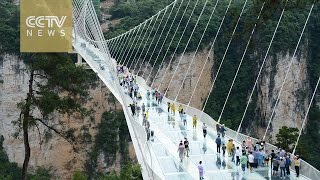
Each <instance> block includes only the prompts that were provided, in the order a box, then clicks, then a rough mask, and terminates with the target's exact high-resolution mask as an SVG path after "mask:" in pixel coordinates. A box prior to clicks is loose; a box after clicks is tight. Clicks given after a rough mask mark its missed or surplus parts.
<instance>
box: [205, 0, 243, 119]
mask: <svg viewBox="0 0 320 180" xmlns="http://www.w3.org/2000/svg"><path fill="white" fill-rule="evenodd" d="M247 1H248V0H246V1H245V2H244V4H243V7H242V10H241V13H240V15H239V17H238V20H237V23H236V25H235V27H234V29H233V32H232V35H231V38H230V40H229V43H228V46H227V48H226V51H225V52H224V55H223V58H222V60H221V63H220V65H219V68H218V71H217V74H216V76H215V78H214V81H213V83H212V85H211V88H210V92H209V94H208V96H207V98H206V101H205V103H204V105H203V108H202V111H201V114H200V117H199V119H201V118H202V115H203V112H204V109H205V108H206V105H207V103H208V100H209V97H210V94H211V92H212V90H213V87H214V84H215V82H216V80H217V77H218V75H219V72H220V69H221V67H222V64H223V62H224V59H225V57H226V54H227V52H228V50H229V47H230V44H231V41H232V39H233V36H234V34H235V32H236V30H237V27H238V24H239V22H240V19H241V16H242V14H243V12H244V8H245V7H246V5H247ZM209 53H210V52H209ZM218 123H219V122H218Z"/></svg>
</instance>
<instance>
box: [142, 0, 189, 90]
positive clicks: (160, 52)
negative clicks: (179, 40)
mask: <svg viewBox="0 0 320 180" xmlns="http://www.w3.org/2000/svg"><path fill="white" fill-rule="evenodd" d="M183 1H184V0H182V1H181V4H180V5H179V8H178V10H177V12H176V14H175V16H174V18H173V20H172V23H171V25H170V28H169V30H168V31H167V34H166V37H165V39H164V41H163V43H162V45H161V48H160V50H159V51H158V54H157V57H156V59H155V61H154V63H153V65H152V68H151V70H150V73H149V75H148V76H147V78H146V79H145V80H146V82H148V80H149V77H150V75H151V74H152V71H153V68H154V66H155V65H156V63H157V61H158V58H159V56H160V53H161V51H162V49H163V47H164V44H165V43H166V41H167V38H168V35H169V33H170V31H171V29H172V26H173V24H174V22H175V20H176V18H177V15H178V13H179V10H180V8H181V6H182V4H183ZM189 4H190V0H189V1H188V4H187V6H186V8H185V9H184V11H183V14H182V16H181V19H180V21H179V24H178V25H177V28H176V30H175V32H174V34H173V36H172V39H171V42H172V41H173V38H174V37H175V35H176V33H177V31H178V28H179V26H180V23H181V20H182V18H183V17H184V14H185V13H186V10H187V9H188V7H189ZM159 40H160V39H159ZM170 45H171V43H170ZM170 45H169V46H168V49H169V48H170ZM168 49H167V51H168ZM165 56H166V54H165V55H164V57H165ZM150 58H152V56H151V57H150ZM161 65H162V63H161V64H160V66H159V69H160V68H161ZM151 87H152V85H151Z"/></svg>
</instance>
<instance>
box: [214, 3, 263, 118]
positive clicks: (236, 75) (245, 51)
mask: <svg viewBox="0 0 320 180" xmlns="http://www.w3.org/2000/svg"><path fill="white" fill-rule="evenodd" d="M264 4H265V2H263V4H262V7H261V9H260V12H259V15H258V17H257V21H256V23H255V24H254V27H253V29H252V31H251V34H250V37H249V39H248V42H247V45H246V48H245V50H244V52H243V54H242V57H241V60H240V63H239V66H238V69H237V71H236V74H235V76H234V78H233V80H232V83H231V87H230V89H229V92H228V95H227V98H226V99H225V101H224V104H223V107H222V110H221V113H220V115H219V118H218V122H220V120H221V117H222V114H223V112H224V109H225V107H226V104H227V102H228V99H229V96H230V93H231V91H232V88H233V86H234V83H235V81H236V79H237V77H238V73H239V71H240V68H241V65H242V62H243V60H244V57H245V55H246V53H247V50H248V47H249V45H250V42H251V39H252V35H253V34H254V32H255V30H256V27H257V24H258V22H259V20H260V16H261V13H262V10H263V8H264Z"/></svg>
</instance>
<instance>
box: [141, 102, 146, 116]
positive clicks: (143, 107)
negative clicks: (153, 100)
mask: <svg viewBox="0 0 320 180" xmlns="http://www.w3.org/2000/svg"><path fill="white" fill-rule="evenodd" d="M141 110H142V114H144V112H146V105H144V103H142V106H141Z"/></svg>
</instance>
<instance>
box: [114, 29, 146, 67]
mask: <svg viewBox="0 0 320 180" xmlns="http://www.w3.org/2000/svg"><path fill="white" fill-rule="evenodd" d="M139 27H140V26H139ZM138 31H139V28H136V29H134V30H132V33H129V35H128V38H127V39H128V40H127V41H125V43H121V44H122V46H121V48H120V49H119V52H118V53H117V55H116V57H115V58H116V59H119V64H122V65H124V60H123V59H121V58H120V57H122V55H123V52H124V51H126V50H127V49H126V48H128V46H129V44H130V43H132V41H133V38H134V37H135V34H137V33H138Z"/></svg>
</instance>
